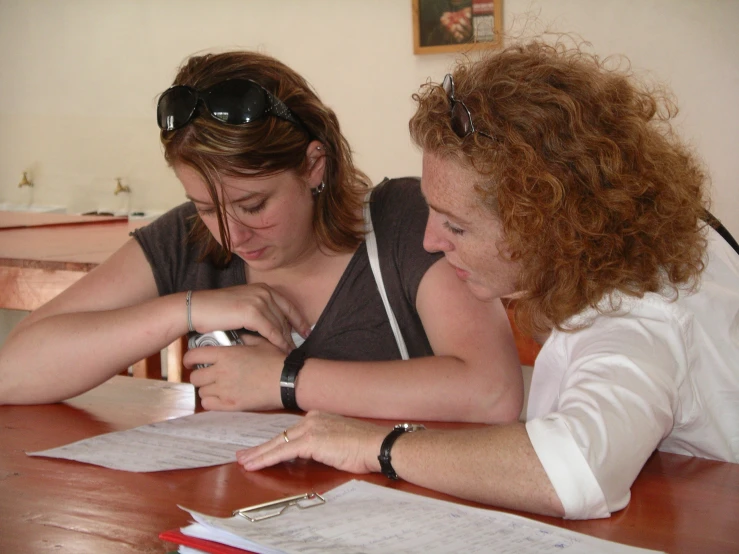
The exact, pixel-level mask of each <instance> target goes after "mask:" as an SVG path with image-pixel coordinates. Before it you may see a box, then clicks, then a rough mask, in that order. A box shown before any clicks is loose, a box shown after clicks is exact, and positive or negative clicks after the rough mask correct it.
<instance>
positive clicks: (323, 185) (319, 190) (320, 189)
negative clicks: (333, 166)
mask: <svg viewBox="0 0 739 554" xmlns="http://www.w3.org/2000/svg"><path fill="white" fill-rule="evenodd" d="M325 188H326V183H324V182H323V181H321V184H320V185H318V186H317V187H316V188H314V189H313V190H312V191H311V192H312V193H313V196H318V195H319V194H321V193H322V192H323V189H325Z"/></svg>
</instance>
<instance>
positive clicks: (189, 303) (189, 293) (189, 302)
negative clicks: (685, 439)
mask: <svg viewBox="0 0 739 554" xmlns="http://www.w3.org/2000/svg"><path fill="white" fill-rule="evenodd" d="M185 305H186V306H187V329H188V330H189V331H190V332H191V333H192V332H193V331H195V328H194V327H193V326H192V291H191V290H189V291H187V296H185Z"/></svg>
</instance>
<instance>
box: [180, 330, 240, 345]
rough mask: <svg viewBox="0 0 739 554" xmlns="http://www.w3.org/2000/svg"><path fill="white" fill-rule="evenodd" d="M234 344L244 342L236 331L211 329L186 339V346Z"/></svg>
mask: <svg viewBox="0 0 739 554" xmlns="http://www.w3.org/2000/svg"><path fill="white" fill-rule="evenodd" d="M234 344H244V343H243V341H242V340H241V339H240V338H239V334H238V333H237V332H236V331H211V332H210V333H203V334H202V335H200V334H195V335H192V336H191V337H190V338H189V339H188V341H187V347H188V348H198V347H199V346H232V345H234Z"/></svg>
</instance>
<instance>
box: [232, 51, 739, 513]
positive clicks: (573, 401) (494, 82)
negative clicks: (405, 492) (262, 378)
mask: <svg viewBox="0 0 739 554" xmlns="http://www.w3.org/2000/svg"><path fill="white" fill-rule="evenodd" d="M608 63H609V62H608V61H605V62H604V61H601V60H599V59H598V58H597V57H595V56H592V55H589V54H587V53H586V52H584V51H583V50H582V49H581V48H568V47H566V45H565V44H564V43H563V42H558V43H557V44H555V45H550V44H546V43H544V42H539V41H534V42H531V43H528V44H524V45H515V46H511V47H509V48H506V49H505V50H503V51H501V52H499V53H495V54H493V55H491V56H489V57H485V58H484V59H482V60H479V61H476V62H462V63H460V64H459V65H458V66H457V67H456V68H455V70H454V71H453V73H452V74H451V75H447V77H446V78H445V79H444V81H443V83H442V84H441V85H435V84H428V85H425V86H424V87H423V88H422V91H421V93H420V94H418V95H416V96H415V98H416V100H417V102H418V109H417V111H416V114H415V115H414V116H413V118H412V119H411V123H410V129H411V136H412V137H413V140H414V141H415V142H416V143H417V144H418V145H419V146H420V147H421V148H422V149H423V153H424V158H423V178H422V184H421V187H422V191H423V194H424V196H425V198H426V200H427V202H428V204H429V207H430V215H429V219H428V222H427V226H426V234H425V239H424V245H425V247H426V249H427V250H428V251H431V252H437V251H441V252H444V254H445V256H446V259H447V261H448V263H449V264H450V265H451V266H452V267H453V268H454V269H455V272H456V273H457V276H458V277H459V279H460V280H461V281H463V282H464V283H466V284H467V286H468V287H469V289H470V291H471V292H472V293H473V294H474V295H475V296H476V297H477V298H480V299H488V300H491V301H495V300H497V299H499V298H500V297H505V296H510V295H513V294H514V293H515V294H516V296H517V303H516V308H517V312H518V321H519V324H520V325H521V326H522V327H524V328H526V329H528V330H530V331H531V332H532V333H533V334H535V336H538V337H540V338H541V340H542V342H543V346H542V349H541V352H540V354H539V356H538V358H537V360H536V364H535V367H534V373H533V379H532V384H531V389H530V394H529V400H528V409H527V418H526V419H527V421H526V423H512V424H504V425H496V426H490V427H486V428H482V429H473V430H457V431H437V430H424V431H423V432H413V433H407V431H416V430H419V428H418V426H416V425H412V424H406V425H401V426H398V427H396V429H394V430H392V431H391V432H390V434H388V430H387V428H383V427H380V426H376V425H371V424H368V423H363V422H357V421H354V420H349V419H346V418H339V417H336V416H331V415H323V414H317V413H310V414H308V417H306V418H305V420H304V421H303V422H301V423H299V424H298V425H296V426H295V427H294V428H291V429H288V430H287V431H286V433H287V436H288V437H289V439H290V442H289V443H285V442H284V441H282V438H281V437H277V438H275V439H274V440H272V441H270V442H268V443H266V444H265V445H262V446H259V447H256V448H253V449H250V450H246V451H242V452H240V453H239V454H238V458H239V461H240V463H242V465H244V467H245V468H246V469H249V470H255V469H259V468H261V467H265V466H267V465H271V464H274V463H276V462H278V461H282V460H287V459H291V458H295V457H309V458H313V459H315V460H318V461H321V462H324V463H327V464H330V465H333V466H335V467H339V468H341V469H345V470H348V471H353V472H370V471H382V472H383V473H385V474H386V475H388V476H389V477H393V478H397V477H398V476H400V477H401V478H403V479H406V480H409V481H412V482H414V483H416V484H419V485H423V486H426V487H429V488H433V489H437V490H441V491H443V492H446V493H450V494H454V495H457V496H460V497H463V498H468V499H472V500H476V501H479V502H485V503H488V504H493V505H497V506H503V507H507V508H514V509H519V510H526V511H530V512H536V513H542V514H549V515H558V516H564V517H568V518H596V517H607V516H608V515H610V513H611V512H613V511H616V510H620V509H621V508H623V507H624V506H625V505H626V504H627V503H628V502H629V497H630V487H631V484H632V483H633V481H634V479H635V478H636V476H637V474H638V473H639V471H640V470H641V468H642V466H643V464H644V463H645V461H646V460H647V458H648V457H649V456H650V455H651V454H652V452H653V451H654V450H655V449H660V450H664V451H668V452H675V453H680V454H687V455H694V456H701V457H705V458H711V459H718V460H726V461H731V462H739V255H737V252H735V251H734V250H733V249H732V247H731V246H730V244H729V242H727V241H726V240H724V239H723V238H722V237H721V236H719V234H718V233H717V232H716V231H714V230H713V229H712V228H711V227H710V226H709V225H707V224H706V223H705V219H706V218H707V211H706V208H707V203H708V199H707V190H706V178H705V175H704V172H703V170H702V168H701V165H700V164H699V162H698V160H697V159H696V158H695V157H694V155H693V154H692V153H691V152H690V151H689V150H688V149H687V148H686V147H685V146H684V145H683V144H682V143H681V142H680V141H679V140H678V139H677V137H676V136H674V134H673V133H672V132H671V129H670V126H669V120H670V118H671V117H672V116H673V115H674V114H675V111H676V110H675V105H674V103H673V102H672V101H671V100H670V98H669V96H668V95H666V93H664V92H663V91H662V90H660V89H659V88H654V87H653V88H651V89H650V88H649V87H646V86H644V85H641V84H639V83H638V82H637V81H636V80H635V79H634V78H633V76H632V75H631V74H630V73H629V72H628V71H624V70H621V69H618V68H613V67H609V66H608ZM399 437H400V439H399V440H397V439H398V438H399ZM396 440H397V442H396ZM378 454H379V455H378Z"/></svg>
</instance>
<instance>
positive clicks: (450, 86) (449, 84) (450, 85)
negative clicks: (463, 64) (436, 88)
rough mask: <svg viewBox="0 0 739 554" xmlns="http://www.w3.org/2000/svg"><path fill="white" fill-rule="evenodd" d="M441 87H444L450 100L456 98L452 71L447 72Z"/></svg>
mask: <svg viewBox="0 0 739 554" xmlns="http://www.w3.org/2000/svg"><path fill="white" fill-rule="evenodd" d="M441 88H443V89H444V92H445V93H446V97H447V98H449V100H453V99H454V79H452V76H451V74H450V73H447V74H446V76H445V77H444V80H443V81H442V83H441Z"/></svg>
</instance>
